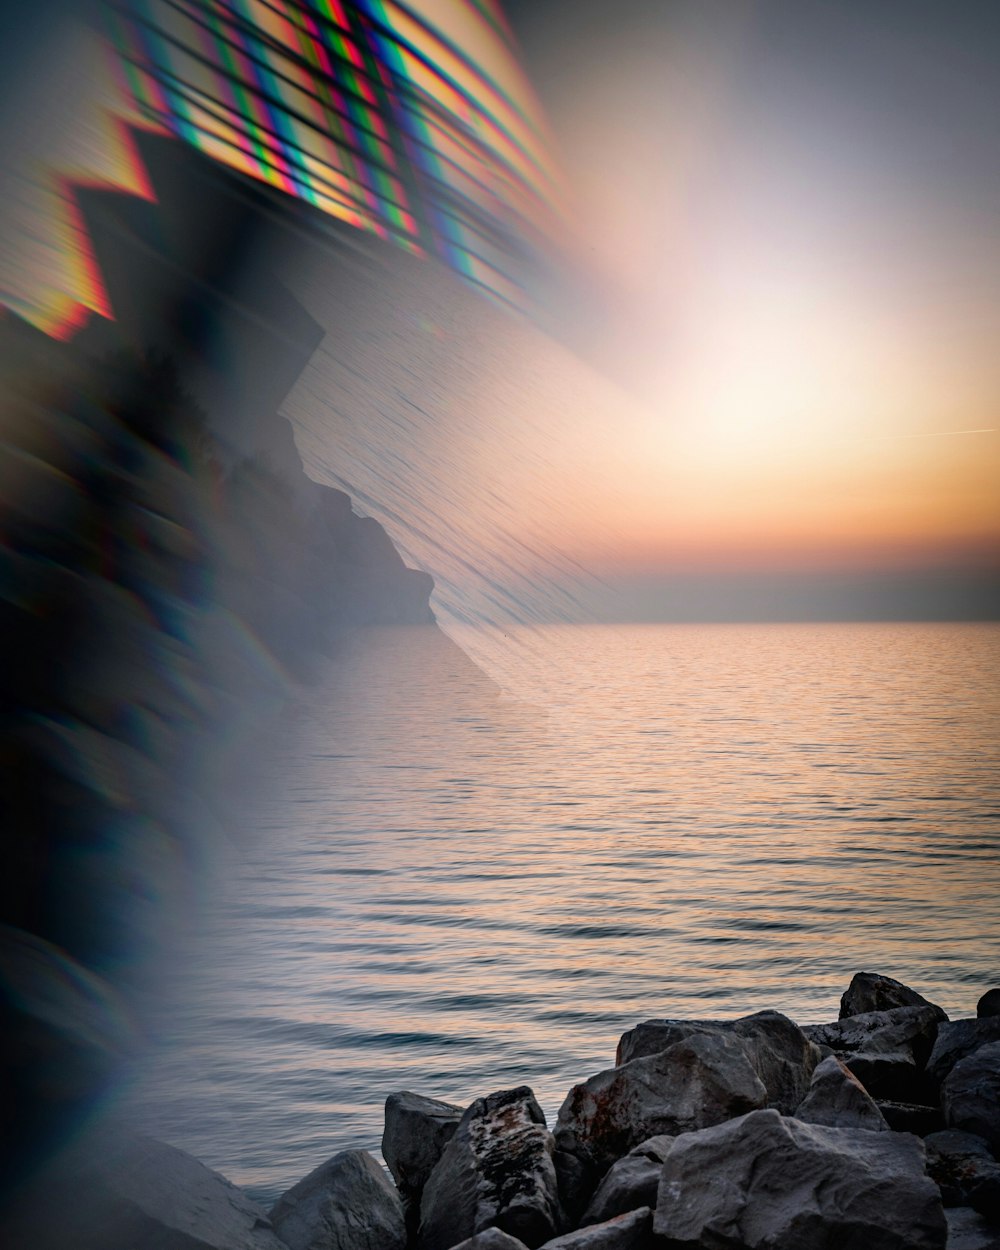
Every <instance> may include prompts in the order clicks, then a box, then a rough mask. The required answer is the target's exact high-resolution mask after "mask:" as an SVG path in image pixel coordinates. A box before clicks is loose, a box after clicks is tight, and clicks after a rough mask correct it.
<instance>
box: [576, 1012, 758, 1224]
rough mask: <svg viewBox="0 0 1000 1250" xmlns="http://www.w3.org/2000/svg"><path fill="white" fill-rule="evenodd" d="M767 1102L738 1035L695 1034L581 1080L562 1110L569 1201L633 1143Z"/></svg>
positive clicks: (586, 1192)
mask: <svg viewBox="0 0 1000 1250" xmlns="http://www.w3.org/2000/svg"><path fill="white" fill-rule="evenodd" d="M766 1102H767V1090H766V1089H765V1088H764V1085H763V1084H762V1083H761V1081H760V1079H759V1078H758V1076H757V1074H756V1073H755V1072H754V1070H753V1068H752V1067H751V1065H750V1061H749V1060H748V1058H747V1056H746V1052H745V1050H744V1049H743V1046H742V1044H741V1042H740V1040H739V1039H738V1038H735V1037H732V1036H729V1035H727V1034H724V1033H717V1034H695V1035H693V1036H691V1037H688V1038H686V1039H685V1040H683V1041H680V1042H675V1043H674V1045H673V1046H670V1047H668V1048H667V1049H666V1050H663V1051H660V1052H659V1053H658V1054H654V1055H648V1056H646V1057H644V1058H641V1059H633V1060H631V1061H630V1062H628V1063H625V1064H622V1066H621V1067H617V1068H609V1069H608V1070H607V1071H605V1072H599V1073H598V1074H597V1075H596V1076H592V1077H591V1078H590V1080H588V1081H585V1082H583V1083H582V1084H580V1085H575V1086H574V1087H573V1088H572V1089H571V1090H570V1091H569V1093H568V1094H567V1095H566V1100H565V1102H564V1103H563V1105H562V1107H561V1108H560V1110H559V1118H558V1121H557V1123H556V1128H555V1140H556V1167H557V1169H558V1171H559V1186H560V1193H561V1195H562V1198H563V1202H564V1204H565V1205H566V1207H567V1209H568V1211H569V1213H570V1214H571V1215H576V1213H577V1212H579V1211H580V1210H582V1208H583V1206H584V1205H585V1203H586V1201H587V1198H588V1197H589V1196H590V1194H591V1193H592V1192H593V1188H594V1186H595V1185H596V1183H597V1182H598V1180H599V1179H600V1178H601V1177H602V1176H603V1174H604V1173H605V1172H606V1171H607V1169H608V1168H609V1167H610V1166H611V1164H612V1163H614V1162H615V1161H616V1160H618V1159H620V1158H622V1157H623V1156H624V1155H626V1154H627V1153H628V1151H629V1150H631V1149H632V1148H633V1147H634V1146H636V1145H638V1144H639V1143H640V1142H642V1141H645V1140H646V1139H647V1138H649V1137H653V1136H658V1135H660V1134H669V1135H676V1134H678V1133H687V1132H691V1131H692V1130H694V1129H699V1128H705V1127H707V1126H708V1125H710V1124H718V1123H720V1122H721V1121H723V1120H729V1119H732V1118H733V1117H734V1116H738V1115H743V1114H744V1113H745V1112H747V1111H750V1110H753V1109H755V1108H757V1107H763V1106H764V1105H765V1104H766Z"/></svg>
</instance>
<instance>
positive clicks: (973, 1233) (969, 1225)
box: [945, 1207, 1000, 1250]
mask: <svg viewBox="0 0 1000 1250" xmlns="http://www.w3.org/2000/svg"><path fill="white" fill-rule="evenodd" d="M945 1216H946V1217H947V1220H948V1250H1000V1230H998V1229H996V1228H991V1227H990V1225H989V1224H988V1223H987V1222H986V1220H984V1219H983V1217H982V1216H981V1215H980V1214H979V1213H978V1212H977V1211H973V1210H972V1208H971V1207H953V1208H952V1209H951V1210H950V1211H946V1212H945Z"/></svg>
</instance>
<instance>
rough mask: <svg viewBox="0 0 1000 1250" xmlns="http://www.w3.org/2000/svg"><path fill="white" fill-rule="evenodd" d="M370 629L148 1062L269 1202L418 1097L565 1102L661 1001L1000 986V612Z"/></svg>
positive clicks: (234, 858) (945, 998)
mask: <svg viewBox="0 0 1000 1250" xmlns="http://www.w3.org/2000/svg"><path fill="white" fill-rule="evenodd" d="M494 650H495V653H496V655H497V657H498V659H497V664H496V666H495V672H496V673H497V674H498V675H499V676H500V677H501V679H502V681H503V684H504V686H505V687H506V693H501V691H500V688H499V687H498V686H496V685H494V684H493V683H492V682H491V681H489V680H488V679H487V678H486V677H485V676H483V674H482V673H481V672H480V671H479V670H478V669H477V668H475V666H473V665H472V664H471V662H470V661H469V660H468V659H467V658H466V656H465V655H464V654H463V653H462V652H461V651H460V650H459V649H458V648H457V647H456V646H454V644H452V643H450V642H448V641H447V640H446V639H445V638H444V637H443V635H440V634H439V633H438V632H437V631H436V630H434V629H429V628H428V629H398V630H381V631H372V632H370V633H368V634H362V635H359V636H358V637H357V639H356V640H355V641H354V642H353V643H352V644H351V645H350V646H349V647H348V648H347V650H346V651H345V653H344V654H343V655H342V656H341V657H340V660H339V662H338V663H337V664H336V665H335V666H334V668H333V670H332V671H331V673H330V675H329V678H328V680H327V681H326V682H325V683H324V686H323V688H322V689H318V690H316V691H315V692H314V693H313V696H312V697H311V699H310V702H309V704H308V706H307V707H306V708H304V709H303V711H302V712H301V714H299V715H297V716H296V717H295V718H294V720H292V721H291V722H290V723H289V726H288V728H287V732H286V733H285V734H284V735H283V738H282V743H281V747H280V750H279V751H278V753H277V756H276V758H275V760H274V761H273V765H274V766H273V773H274V777H275V780H274V784H272V785H271V786H269V787H267V788H266V789H264V790H263V791H262V793H261V794H260V795H259V796H258V798H257V799H256V800H255V801H254V802H253V803H252V804H251V805H249V811H248V812H247V814H246V815H245V817H244V818H243V820H242V822H241V825H240V828H239V830H238V831H237V836H235V837H234V839H233V845H232V847H231V850H230V852H229V853H228V854H227V855H226V856H225V857H224V859H223V862H222V863H221V864H220V865H219V867H218V870H217V873H216V877H215V878H214V879H213V881H214V884H213V886H212V891H211V893H212V895H213V897H212V898H210V900H209V903H208V905H207V908H206V916H205V923H204V926H203V927H204V933H202V934H201V935H200V937H199V952H200V953H199V958H198V960H197V961H196V964H195V966H194V968H193V969H190V970H188V971H187V972H186V973H185V974H184V981H183V985H182V988H181V989H180V991H179V992H177V993H176V994H175V995H173V996H170V995H167V994H166V992H165V998H164V1002H165V1003H169V1004H170V1005H169V1009H168V1010H166V1011H165V1012H164V1017H165V1018H164V1021H163V1023H162V1026H161V1028H160V1029H159V1045H158V1047H157V1048H156V1049H155V1050H154V1052H153V1053H152V1054H151V1056H150V1059H149V1062H148V1064H147V1066H146V1070H145V1071H144V1072H143V1073H141V1074H140V1077H139V1078H138V1080H137V1082H136V1091H135V1095H136V1100H137V1105H139V1106H140V1107H141V1109H142V1110H141V1116H142V1120H143V1124H144V1126H145V1127H146V1128H147V1129H148V1130H149V1131H151V1132H153V1133H155V1134H157V1135H159V1136H161V1137H164V1138H165V1139H167V1140H169V1141H172V1142H174V1143H175V1144H177V1145H179V1146H182V1147H184V1148H186V1149H188V1150H190V1151H192V1152H193V1153H195V1154H196V1155H198V1156H199V1157H200V1158H202V1159H203V1160H205V1162H207V1163H208V1164H210V1165H211V1166H213V1167H216V1168H218V1169H219V1170H221V1171H222V1172H224V1173H225V1174H226V1175H228V1176H229V1177H230V1178H231V1179H233V1180H235V1181H236V1182H237V1183H240V1184H244V1185H246V1186H248V1187H249V1188H250V1190H251V1191H252V1192H253V1193H255V1194H256V1195H257V1196H259V1197H261V1198H264V1199H269V1198H272V1197H274V1196H276V1195H277V1194H278V1193H279V1192H281V1191H282V1190H283V1189H284V1188H285V1187H286V1186H288V1185H289V1184H290V1183H292V1182H293V1181H295V1180H296V1179H298V1178H299V1177H301V1176H302V1175H304V1174H305V1173H306V1172H307V1171H309V1170H310V1169H311V1168H313V1167H314V1166H316V1164H318V1163H319V1162H321V1161H322V1160H323V1159H325V1158H326V1157H328V1156H329V1155H330V1154H332V1153H334V1152H335V1151H336V1150H339V1149H345V1148H347V1147H356V1146H360V1147H364V1148H368V1149H373V1150H377V1148H378V1143H379V1139H380V1136H381V1128H382V1107H383V1102H384V1099H385V1097H386V1095H387V1094H388V1093H390V1092H391V1091H393V1090H399V1089H413V1090H416V1091H419V1092H421V1093H425V1094H428V1095H432V1096H435V1097H441V1098H445V1099H448V1100H452V1101H455V1102H458V1103H466V1102H468V1101H470V1100H471V1099H472V1098H473V1097H475V1096H476V1095H478V1094H483V1093H487V1092H489V1091H491V1090H493V1089H499V1088H503V1087H506V1086H511V1085H515V1084H520V1083H527V1084H530V1085H531V1086H532V1087H533V1088H534V1089H535V1091H536V1094H537V1095H538V1097H539V1100H540V1101H541V1103H542V1105H543V1107H544V1108H545V1110H546V1113H547V1114H548V1115H549V1116H550V1120H551V1118H552V1117H553V1116H554V1114H555V1112H556V1110H557V1109H558V1106H559V1103H560V1102H561V1100H562V1097H563V1095H564V1094H565V1092H566V1090H567V1089H568V1088H569V1086H570V1085H571V1084H573V1083H574V1082H576V1081H578V1080H581V1079H583V1078H585V1077H586V1076H588V1075H589V1074H591V1073H593V1072H595V1071H598V1070H600V1069H601V1068H604V1067H607V1066H609V1065H610V1064H611V1063H612V1062H613V1059H614V1053H615V1045H616V1042H617V1039H618V1036H619V1035H620V1033H621V1032H622V1031H623V1030H624V1029H626V1028H628V1027H630V1026H631V1025H633V1024H634V1023H636V1022H637V1021H639V1020H642V1019H646V1018H649V1017H652V1016H661V1015H690V1016H712V1015H719V1016H735V1015H741V1014H745V1013H748V1012H752V1011H756V1010H759V1009H761V1008H763V1007H776V1008H778V1009H780V1010H782V1011H785V1012H786V1013H788V1014H789V1015H791V1016H792V1017H794V1018H796V1019H798V1020H800V1021H816V1020H823V1019H832V1018H836V1015H837V1006H838V999H839V995H840V993H841V992H842V990H843V989H844V988H845V987H846V985H847V983H848V981H849V979H850V977H851V975H852V973H853V972H854V971H856V970H858V969H861V968H865V969H869V970H873V971H882V972H886V973H889V974H891V975H894V976H897V977H900V978H901V979H903V980H904V981H907V982H908V983H910V984H912V985H914V986H915V987H916V988H918V989H920V990H921V991H922V992H924V993H925V994H927V996H928V997H930V998H931V999H933V1000H934V1001H937V1002H939V1003H941V1004H942V1005H943V1006H944V1007H945V1008H946V1009H947V1010H948V1011H949V1012H950V1013H952V1014H959V1015H963V1014H964V1015H969V1014H974V1010H975V1003H976V999H977V998H978V996H979V994H980V993H981V992H982V991H983V990H984V989H985V988H986V987H988V986H990V985H995V984H997V983H998V982H1000V915H998V911H1000V909H998V904H997V900H998V898H1000V856H998V850H1000V684H998V680H997V674H998V673H1000V628H998V627H996V626H993V625H951V624H949V625H932V624H931V625H922V624H921V625H916V624H914V625H898V624H863V625H842V624H831V625H708V626H679V625H668V626H654V625H649V626H628V627H609V626H558V627H551V628H544V629H540V630H534V631H531V632H530V633H527V632H524V633H522V634H519V635H517V636H511V637H509V638H507V639H503V640H497V642H495V643H494Z"/></svg>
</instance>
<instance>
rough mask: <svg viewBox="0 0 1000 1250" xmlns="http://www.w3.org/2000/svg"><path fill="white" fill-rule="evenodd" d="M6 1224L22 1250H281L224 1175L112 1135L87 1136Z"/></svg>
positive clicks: (264, 1219) (146, 1142) (150, 1142)
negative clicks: (138, 1249)
mask: <svg viewBox="0 0 1000 1250" xmlns="http://www.w3.org/2000/svg"><path fill="white" fill-rule="evenodd" d="M5 1216H6V1218H5V1221H4V1227H3V1233H4V1238H5V1240H4V1245H9V1246H12V1247H13V1246H23V1247H28V1246H30V1247H31V1250H67V1247H72V1248H73V1250H137V1248H138V1247H141V1248H142V1250H153V1248H154V1247H155V1250H287V1248H286V1247H285V1244H284V1243H283V1242H282V1241H281V1240H280V1239H279V1238H278V1236H277V1235H276V1233H275V1231H274V1230H273V1228H272V1227H271V1223H270V1221H269V1219H268V1216H267V1212H266V1211H265V1210H264V1208H263V1207H260V1206H258V1205H257V1203H255V1202H252V1201H251V1200H250V1199H249V1198H248V1197H247V1196H246V1194H244V1193H243V1192H242V1191H241V1190H239V1189H237V1188H236V1186H235V1185H232V1184H230V1183H229V1181H227V1180H226V1179H225V1177H223V1176H220V1175H219V1174H218V1172H213V1171H211V1170H210V1169H209V1168H207V1167H205V1166H204V1164H202V1163H199V1162H198V1160H197V1159H193V1158H192V1157H191V1156H190V1155H188V1154H185V1153H184V1151H183V1150H177V1149H176V1148H175V1147H173V1146H168V1145H166V1144H164V1143H163V1142H159V1141H156V1140H154V1139H153V1138H150V1137H141V1136H134V1135H132V1134H130V1133H126V1132H122V1131H120V1130H115V1131H105V1130H101V1131H99V1132H97V1133H88V1134H87V1135H86V1136H85V1138H84V1139H83V1140H82V1141H80V1142H78V1143H77V1144H76V1145H74V1146H73V1147H71V1148H70V1149H69V1150H68V1151H66V1152H65V1153H64V1154H63V1155H62V1156H61V1157H60V1158H59V1159H58V1160H57V1161H56V1162H55V1163H54V1164H51V1165H50V1166H49V1168H48V1169H47V1170H46V1171H45V1172H44V1173H43V1174H42V1175H40V1176H39V1177H37V1178H36V1180H35V1181H33V1182H32V1184H31V1185H30V1186H29V1187H28V1188H27V1190H26V1191H24V1192H23V1193H22V1196H21V1201H20V1204H19V1207H18V1209H16V1210H15V1211H13V1212H6V1213H5Z"/></svg>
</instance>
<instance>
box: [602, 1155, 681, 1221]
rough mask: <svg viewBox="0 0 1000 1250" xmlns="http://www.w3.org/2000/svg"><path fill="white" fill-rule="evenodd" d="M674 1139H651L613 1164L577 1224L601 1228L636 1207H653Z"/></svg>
mask: <svg viewBox="0 0 1000 1250" xmlns="http://www.w3.org/2000/svg"><path fill="white" fill-rule="evenodd" d="M675 1140H676V1138H674V1137H671V1136H670V1135H669V1134H662V1135H661V1136H659V1137H650V1138H649V1140H648V1141H644V1142H640V1143H639V1145H638V1146H635V1147H634V1148H633V1149H632V1150H630V1151H629V1152H628V1154H627V1155H626V1156H625V1158H624V1159H619V1160H618V1162H617V1163H613V1164H612V1165H611V1167H610V1168H609V1169H608V1171H607V1172H606V1173H605V1176H604V1179H603V1180H602V1181H601V1183H600V1185H599V1186H598V1187H597V1192H596V1193H595V1194H594V1196H593V1198H591V1200H590V1202H589V1203H588V1204H587V1209H586V1210H585V1211H584V1213H583V1215H582V1217H581V1219H580V1223H581V1224H582V1225H586V1224H600V1223H601V1222H602V1221H604V1220H610V1219H612V1218H613V1217H614V1216H616V1215H624V1214H625V1213H626V1212H628V1211H635V1210H636V1209H637V1208H639V1207H650V1208H652V1207H655V1206H656V1189H657V1186H658V1185H659V1183H660V1173H661V1172H662V1170H663V1163H664V1160H665V1159H666V1157H667V1152H668V1151H669V1150H670V1147H671V1146H672V1145H673V1144H674V1141H675Z"/></svg>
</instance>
